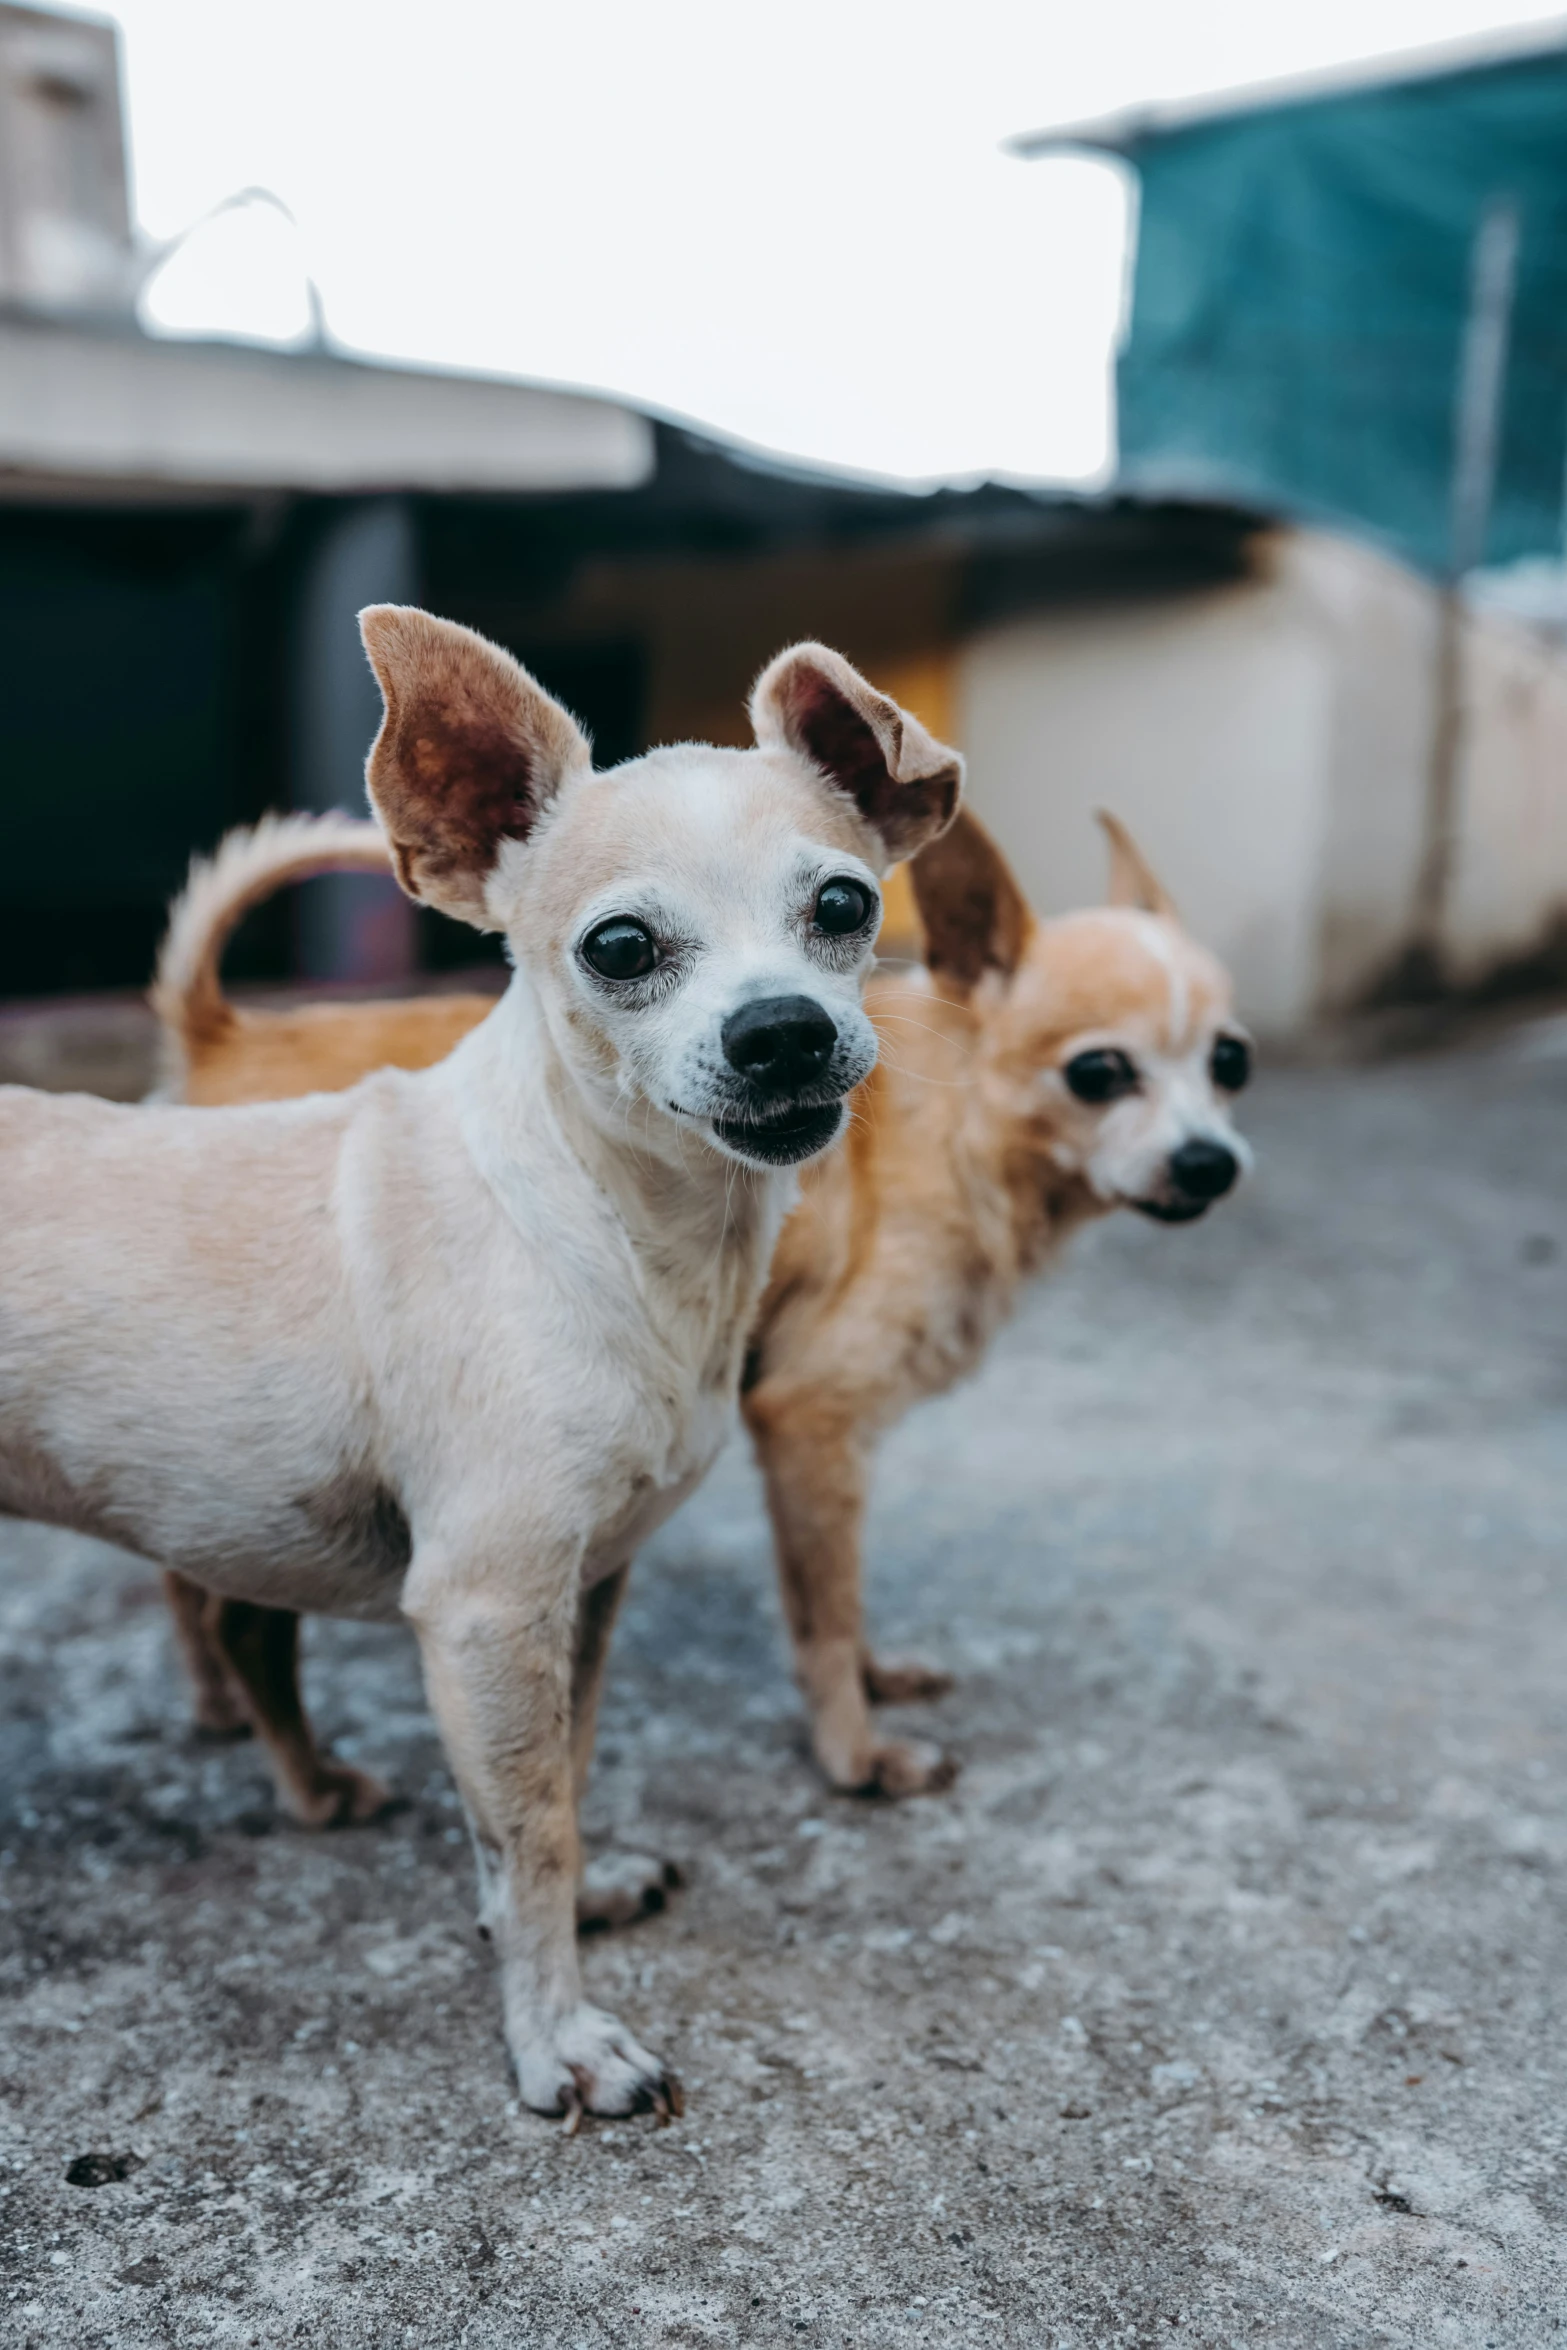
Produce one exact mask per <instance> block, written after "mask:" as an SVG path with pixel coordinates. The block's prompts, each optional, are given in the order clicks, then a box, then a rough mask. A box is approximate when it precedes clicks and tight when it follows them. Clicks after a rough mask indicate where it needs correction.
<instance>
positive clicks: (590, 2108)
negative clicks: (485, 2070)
mask: <svg viewBox="0 0 1567 2350" xmlns="http://www.w3.org/2000/svg"><path fill="white" fill-rule="evenodd" d="M512 2061H513V2063H514V2064H515V2066H516V2068H517V2086H518V2088H519V2089H520V2090H521V2092H522V2099H523V2103H524V2104H525V2105H531V2106H532V2108H533V2110H534V2112H535V2113H559V2114H564V2115H565V2117H566V2127H567V2130H568V2132H569V2131H571V2130H574V2129H575V2128H576V2126H577V2124H578V2122H579V2121H580V2120H581V2118H582V2116H583V2115H584V2114H585V2113H599V2114H619V2113H654V2114H657V2116H658V2118H659V2120H660V2121H668V2120H669V2119H670V2118H671V2116H672V2115H678V2114H680V2113H682V2112H683V2111H684V2110H685V2100H684V2097H683V2095H682V2093H681V2088H680V2083H679V2082H678V2081H677V2080H676V2078H675V2076H674V2074H673V2073H671V2072H668V2071H666V2069H665V2067H664V2066H663V2065H662V2064H660V2062H659V2060H658V2058H657V2057H656V2056H653V2055H651V2054H650V2053H649V2052H648V2050H647V2049H645V2048H643V2047H642V2046H641V2045H640V2044H639V2042H637V2041H636V2040H634V2039H633V2038H632V2037H631V2034H630V2033H629V2032H628V2031H627V2030H626V2027H625V2025H624V2024H623V2023H621V2022H619V2021H618V2019H617V2018H616V2017H614V2016H612V2015H606V2014H605V2012H604V2010H603V2008H601V2007H589V2006H588V2005H587V2003H586V2001H584V2002H583V2004H582V2005H581V2006H580V2007H576V2008H573V2009H572V2011H571V2013H570V2014H569V2015H567V2016H563V2017H562V2018H561V2020H560V2021H559V2022H558V2023H557V2024H556V2025H555V2026H554V2028H553V2029H552V2030H551V2031H549V2032H548V2033H545V2034H541V2035H540V2036H539V2037H538V2038H536V2039H534V2038H530V2039H528V2040H525V2041H522V2042H520V2043H519V2042H517V2041H516V2040H514V2041H513V2045H512Z"/></svg>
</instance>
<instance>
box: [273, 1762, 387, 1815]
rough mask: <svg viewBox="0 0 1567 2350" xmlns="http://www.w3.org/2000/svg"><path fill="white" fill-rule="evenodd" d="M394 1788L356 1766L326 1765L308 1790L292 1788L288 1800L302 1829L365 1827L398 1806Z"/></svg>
mask: <svg viewBox="0 0 1567 2350" xmlns="http://www.w3.org/2000/svg"><path fill="white" fill-rule="evenodd" d="M397 1800H398V1799H397V1797H396V1796H395V1795H394V1794H393V1792H392V1790H391V1788H390V1787H387V1786H385V1785H383V1784H382V1782H381V1781H380V1780H379V1779H375V1778H372V1777H371V1775H370V1773H369V1772H368V1771H356V1770H355V1769H354V1766H353V1764H352V1763H341V1762H323V1763H322V1764H321V1765H320V1767H319V1769H318V1770H317V1771H315V1772H314V1774H313V1775H312V1777H311V1781H310V1784H309V1786H308V1787H291V1788H290V1789H289V1790H288V1792H287V1794H286V1795H285V1797H284V1801H285V1803H286V1804H287V1806H288V1809H289V1811H290V1813H291V1814H292V1816H293V1817H294V1818H295V1819H296V1820H297V1821H298V1822H299V1825H300V1826H301V1827H302V1828H363V1827H365V1826H367V1825H368V1823H369V1822H370V1821H371V1820H378V1819H379V1818H380V1817H381V1814H382V1813H383V1812H386V1811H390V1810H391V1809H392V1808H393V1807H394V1806H395V1805H396V1803H397Z"/></svg>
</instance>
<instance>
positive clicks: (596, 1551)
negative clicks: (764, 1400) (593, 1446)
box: [582, 1386, 733, 1584]
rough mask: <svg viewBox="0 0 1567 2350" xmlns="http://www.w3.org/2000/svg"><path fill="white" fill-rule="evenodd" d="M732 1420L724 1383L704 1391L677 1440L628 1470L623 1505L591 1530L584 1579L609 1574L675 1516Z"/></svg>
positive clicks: (715, 1453) (594, 1580) (710, 1462)
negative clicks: (660, 1455)
mask: <svg viewBox="0 0 1567 2350" xmlns="http://www.w3.org/2000/svg"><path fill="white" fill-rule="evenodd" d="M732 1419H733V1397H732V1396H731V1394H730V1392H729V1389H728V1388H727V1386H726V1387H724V1388H723V1389H721V1390H720V1389H712V1390H704V1391H703V1393H702V1394H701V1395H700V1396H699V1397H698V1399H697V1403H696V1408H695V1410H694V1412H693V1413H692V1415H691V1418H690V1420H689V1422H688V1424H687V1425H686V1427H685V1429H684V1430H683V1432H682V1437H681V1440H680V1441H679V1442H678V1444H676V1445H675V1446H673V1447H671V1449H670V1451H669V1452H668V1453H667V1454H666V1455H665V1456H664V1457H663V1458H662V1459H660V1460H658V1461H656V1462H655V1461H652V1460H649V1461H647V1462H646V1463H645V1464H644V1465H643V1466H642V1467H640V1468H637V1469H634V1470H633V1472H632V1475H631V1477H630V1480H629V1483H628V1485H627V1487H626V1488H624V1489H623V1490H624V1502H623V1505H622V1507H620V1508H619V1509H618V1510H617V1511H616V1512H615V1513H614V1515H613V1516H612V1517H610V1518H609V1519H607V1520H605V1521H604V1522H602V1523H601V1524H600V1525H598V1526H597V1527H596V1528H595V1529H594V1533H593V1535H592V1538H591V1540H590V1541H589V1544H588V1547H587V1550H586V1552H585V1554H584V1556H583V1561H582V1580H583V1582H584V1584H588V1583H597V1582H598V1581H599V1580H600V1579H601V1578H602V1577H603V1576H605V1575H612V1574H614V1573H615V1572H616V1570H617V1569H618V1568H620V1567H623V1566H624V1565H625V1564H626V1562H627V1560H628V1559H630V1558H631V1557H633V1556H634V1554H635V1553H636V1552H637V1551H638V1550H640V1549H641V1547H642V1545H643V1543H644V1542H646V1541H647V1540H648V1538H649V1536H650V1535H653V1534H656V1533H657V1531H658V1529H659V1527H660V1526H662V1525H663V1524H664V1523H665V1522H666V1520H667V1519H669V1518H672V1517H673V1516H674V1514H675V1512H676V1510H677V1509H679V1507H680V1505H681V1503H682V1502H683V1501H684V1500H685V1499H686V1497H687V1496H688V1495H689V1494H691V1493H694V1492H695V1491H696V1488H697V1487H698V1486H699V1485H700V1484H701V1482H702V1479H703V1478H704V1477H705V1476H706V1475H707V1472H708V1470H709V1469H710V1468H711V1467H712V1465H713V1463H714V1461H715V1460H716V1459H717V1457H718V1455H719V1453H720V1451H721V1450H722V1448H723V1444H724V1439H725V1438H726V1436H727V1435H728V1433H729V1429H730V1425H731V1422H732Z"/></svg>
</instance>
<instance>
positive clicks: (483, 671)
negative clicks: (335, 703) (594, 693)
mask: <svg viewBox="0 0 1567 2350" xmlns="http://www.w3.org/2000/svg"><path fill="white" fill-rule="evenodd" d="M359 632H360V635H361V636H362V637H363V638H364V645H365V651H366V652H367V653H368V654H369V656H370V666H371V668H372V669H373V670H374V671H375V675H376V682H377V684H378V685H379V686H380V688H381V693H382V697H383V699H384V700H385V703H386V712H385V715H384V717H383V718H382V720H381V731H380V733H379V734H378V735H377V736H376V738H375V741H374V743H373V744H372V745H371V749H370V757H369V761H368V763H367V765H366V768H365V780H366V782H367V783H368V785H369V787H370V797H371V799H372V801H373V802H374V804H375V809H376V813H377V815H378V816H379V817H380V819H381V823H382V826H383V827H384V829H385V832H386V837H387V840H388V842H389V843H390V845H391V851H392V860H393V863H394V864H395V866H396V868H397V878H398V880H399V881H400V882H401V883H402V885H403V887H404V889H405V890H406V891H407V892H408V895H409V896H410V897H411V898H419V899H421V900H422V901H423V902H424V903H425V904H426V905H429V906H439V907H440V909H441V911H442V913H443V914H455V915H456V916H457V918H458V920H459V921H462V922H471V923H473V924H474V926H475V928H476V929H479V930H496V929H499V928H501V927H502V925H501V923H500V922H499V921H498V919H497V917H496V915H495V913H494V912H493V911H492V909H491V907H490V905H489V903H488V901H487V898H486V894H485V883H486V882H487V880H488V879H489V877H490V875H491V874H492V873H493V872H494V869H495V864H496V860H497V858H498V857H499V856H500V854H501V851H502V849H503V848H504V847H505V844H506V843H507V841H522V840H526V839H527V837H528V835H529V833H530V832H531V831H532V829H533V827H534V825H535V824H536V823H537V822H538V820H539V817H540V816H541V815H542V814H543V812H544V810H545V809H546V808H547V807H548V806H549V804H550V802H551V800H552V799H553V798H554V797H555V794H556V793H557V792H558V791H559V790H560V787H561V785H562V784H563V783H564V782H565V780H566V778H567V777H568V776H569V775H571V774H572V773H574V772H581V773H583V774H586V773H587V772H588V770H589V769H590V768H591V766H592V763H593V755H592V751H591V749H590V747H589V745H588V742H587V739H586V737H585V736H584V735H583V734H582V732H581V730H580V728H579V727H578V725H577V723H576V720H575V719H574V718H573V717H572V716H571V715H570V713H569V712H568V711H566V710H563V709H562V708H561V706H560V704H559V702H556V701H552V700H551V698H550V696H549V695H548V694H547V693H546V692H545V691H544V689H543V687H542V686H539V685H536V684H535V683H534V681H533V679H532V678H531V677H530V676H529V675H528V673H527V671H526V670H525V669H524V668H523V667H522V666H521V664H520V663H519V662H516V661H514V660H513V659H512V657H511V655H510V653H503V652H502V651H501V649H500V647H499V646H498V645H492V644H490V643H489V642H488V640H487V639H486V638H484V637H482V636H477V635H475V633H474V631H473V630H472V629H471V628H459V627H458V625H457V623H456V622H455V621H452V620H436V619H434V618H433V617H432V616H431V614H430V613H428V612H418V611H415V610H414V609H412V607H410V606H408V605H404V604H372V605H370V606H369V607H368V609H367V610H365V611H363V612H361V613H360V615H359Z"/></svg>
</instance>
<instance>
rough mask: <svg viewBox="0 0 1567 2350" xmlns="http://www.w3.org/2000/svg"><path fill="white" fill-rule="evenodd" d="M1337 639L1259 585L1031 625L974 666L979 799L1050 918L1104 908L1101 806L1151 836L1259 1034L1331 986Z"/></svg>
mask: <svg viewBox="0 0 1567 2350" xmlns="http://www.w3.org/2000/svg"><path fill="white" fill-rule="evenodd" d="M1332 683H1333V681H1332V673H1331V662H1330V660H1329V658H1328V653H1327V649H1326V647H1325V645H1324V644H1323V642H1322V641H1321V640H1320V637H1319V636H1318V635H1317V634H1315V633H1314V632H1313V631H1312V630H1311V629H1309V628H1304V627H1302V626H1301V625H1300V620H1299V615H1298V613H1296V612H1295V611H1293V610H1292V609H1291V608H1290V607H1289V605H1288V604H1287V603H1286V602H1285V601H1284V600H1283V599H1281V598H1280V597H1279V596H1278V595H1277V594H1276V593H1273V592H1271V591H1269V592H1260V591H1259V590H1257V589H1256V588H1254V587H1249V586H1248V587H1234V588H1227V589H1225V590H1223V591H1222V592H1220V593H1217V594H1209V595H1204V596H1199V597H1192V598H1189V599H1188V598H1179V599H1167V600H1163V601H1161V602H1159V603H1157V604H1146V605H1139V606H1137V607H1134V608H1132V609H1127V608H1124V607H1116V608H1108V609H1100V610H1090V611H1086V612H1078V613H1068V614H1062V615H1059V616H1058V615H1050V616H1047V617H1034V618H1030V619H1028V620H1024V621H1019V622H1016V623H1012V624H1009V625H1007V626H1004V627H1001V628H997V629H993V630H989V631H986V632H985V633H984V634H983V635H980V636H978V637H976V638H974V639H973V640H972V641H971V643H970V644H969V645H968V646H967V648H966V649H965V652H964V655H963V657H962V660H961V662H960V665H959V681H958V717H959V735H960V739H961V740H962V742H963V745H964V748H965V750H966V751H967V753H968V758H969V788H970V792H971V795H972V799H973V805H974V807H975V808H976V809H977V811H978V812H979V814H980V815H981V816H982V817H983V818H984V820H985V821H986V823H988V824H990V825H991V826H992V827H993V828H994V830H995V832H996V833H997V836H998V837H999V839H1000V840H1001V842H1002V844H1003V846H1004V847H1005V849H1006V851H1007V853H1008V855H1009V856H1010V857H1011V858H1012V859H1013V861H1014V863H1015V864H1016V867H1017V870H1018V873H1019V877H1020V879H1021V880H1022V882H1023V884H1024V887H1025V888H1026V889H1027V890H1028V892H1029V895H1030V896H1031V898H1032V900H1033V902H1034V904H1035V905H1036V906H1037V907H1038V908H1039V909H1040V911H1041V912H1045V913H1055V912H1061V911H1064V910H1065V909H1066V908H1068V907H1070V906H1076V905H1083V904H1089V903H1092V902H1094V901H1095V900H1096V899H1097V898H1099V897H1100V896H1101V895H1102V894H1103V889H1104V876H1105V851H1104V841H1103V837H1102V835H1101V834H1100V832H1099V829H1098V827H1097V825H1096V824H1095V823H1094V822H1093V810H1094V809H1095V808H1096V807H1099V806H1104V807H1108V808H1111V809H1113V810H1114V811H1115V813H1116V814H1117V815H1118V816H1120V817H1121V818H1123V820H1124V821H1125V822H1126V823H1127V824H1129V825H1130V826H1131V828H1132V830H1133V832H1134V833H1135V834H1136V835H1137V838H1138V840H1139V841H1140V842H1141V844H1142V846H1143V848H1144V850H1145V852H1146V853H1147V855H1148V856H1149V857H1150V859H1151V860H1152V862H1153V863H1154V865H1155V866H1156V868H1157V869H1158V871H1159V872H1160V874H1161V875H1162V876H1163V878H1164V881H1165V883H1166V886H1167V887H1168V888H1169V889H1170V890H1171V891H1172V893H1173V894H1174V896H1175V898H1176V900H1177V902H1178V904H1179V905H1180V907H1181V909H1182V912H1183V914H1184V915H1185V917H1186V919H1187V920H1188V921H1189V922H1190V924H1191V925H1192V927H1193V929H1194V930H1195V931H1196V932H1198V934H1199V935H1200V936H1202V937H1203V938H1205V939H1206V940H1208V941H1209V942H1210V944H1212V945H1213V946H1214V947H1215V948H1216V949H1217V951H1218V952H1219V953H1220V954H1221V955H1222V956H1223V957H1224V958H1225V960H1226V961H1227V962H1228V964H1229V965H1230V967H1231V969H1232V970H1233V971H1234V973H1235V975H1236V979H1237V982H1238V986H1239V990H1240V999H1241V1003H1242V1006H1243V1009H1244V1013H1245V1016H1246V1017H1247V1018H1248V1019H1249V1020H1251V1021H1252V1022H1253V1024H1254V1025H1256V1026H1257V1027H1258V1028H1259V1029H1267V1030H1273V1031H1279V1030H1284V1029H1289V1028H1292V1027H1295V1026H1297V1025H1298V1024H1299V1023H1300V1022H1301V1021H1302V1020H1303V1019H1304V1018H1305V1017H1306V1016H1307V1015H1308V1013H1309V1011H1310V1009H1311V1005H1312V1001H1313V995H1314V990H1315V986H1316V960H1317V956H1316V907H1317V900H1318V895H1319V876H1320V868H1321V863H1322V856H1323V819H1324V802H1323V789H1322V782H1323V776H1324V774H1325V772H1326V769H1327V765H1328V746H1329V739H1330V734H1331V728H1332V721H1333V700H1332Z"/></svg>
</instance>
